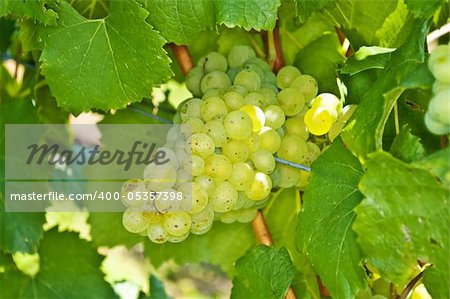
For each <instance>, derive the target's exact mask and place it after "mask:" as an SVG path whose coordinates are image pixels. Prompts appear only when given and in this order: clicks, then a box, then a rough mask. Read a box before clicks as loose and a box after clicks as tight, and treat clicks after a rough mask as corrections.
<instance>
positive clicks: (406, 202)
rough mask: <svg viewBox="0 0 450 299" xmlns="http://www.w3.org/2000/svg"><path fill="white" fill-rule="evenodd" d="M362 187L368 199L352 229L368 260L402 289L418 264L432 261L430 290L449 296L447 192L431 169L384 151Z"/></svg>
mask: <svg viewBox="0 0 450 299" xmlns="http://www.w3.org/2000/svg"><path fill="white" fill-rule="evenodd" d="M447 163H448V161H447ZM447 166H448V167H449V165H448V164H447ZM359 187H360V190H361V192H362V193H363V194H364V196H365V197H366V198H365V199H364V200H363V201H362V202H361V204H360V205H359V206H358V207H357V208H356V213H357V218H356V220H355V222H354V225H353V228H354V230H355V231H356V232H357V234H358V242H359V243H360V244H361V248H362V250H363V251H364V253H365V254H366V255H367V256H368V259H369V261H370V262H371V263H372V264H373V265H374V266H375V267H376V268H378V270H379V271H380V272H381V273H382V275H385V276H386V277H388V278H389V279H390V280H392V281H393V282H395V283H397V284H399V285H400V286H403V285H405V284H406V283H407V282H408V275H409V274H411V273H413V271H415V270H416V269H417V260H421V261H423V262H429V263H431V264H433V266H432V268H431V269H428V270H426V272H425V277H424V279H425V281H424V282H425V285H426V286H427V289H428V291H429V292H430V293H431V295H432V296H433V298H448V296H449V295H450V293H449V289H448V282H449V281H450V270H449V267H448V253H449V252H450V248H449V227H450V215H449V214H450V213H449V211H450V203H449V198H450V192H449V190H448V189H446V188H444V187H443V186H442V185H441V184H440V183H439V182H438V180H436V178H435V177H433V176H432V175H431V174H430V173H428V172H427V171H425V170H422V169H417V168H414V167H412V166H410V165H408V164H405V163H403V162H401V161H399V160H397V159H395V158H393V157H392V156H391V155H389V154H387V153H384V152H379V153H376V154H373V155H371V156H370V160H369V161H368V162H367V172H366V174H365V175H364V176H363V177H362V179H361V182H360V185H359Z"/></svg>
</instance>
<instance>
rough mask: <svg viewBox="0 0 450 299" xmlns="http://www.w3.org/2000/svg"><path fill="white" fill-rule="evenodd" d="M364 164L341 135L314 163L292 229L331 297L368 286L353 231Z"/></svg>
mask: <svg viewBox="0 0 450 299" xmlns="http://www.w3.org/2000/svg"><path fill="white" fill-rule="evenodd" d="M363 171H364V170H363V168H362V166H361V165H360V163H359V161H358V159H357V158H356V157H354V156H353V155H352V154H351V153H350V152H349V151H348V150H347V149H346V148H345V147H344V145H343V143H342V141H341V140H340V139H338V140H336V141H335V142H334V143H333V145H332V146H331V147H330V148H329V149H328V150H326V151H325V152H324V153H323V154H322V155H321V156H319V158H318V159H317V160H316V161H315V162H314V163H313V164H312V175H311V178H310V181H309V185H308V187H307V188H306V190H305V193H304V197H303V202H304V206H303V208H302V212H301V213H300V215H299V222H298V226H297V232H296V242H297V246H298V248H299V249H300V250H301V251H303V252H304V253H305V254H306V255H307V258H308V259H309V261H310V262H311V264H312V266H313V267H314V269H315V270H316V273H317V274H318V275H320V278H321V279H322V281H323V283H324V285H325V286H326V287H327V289H328V290H329V291H330V293H331V295H332V296H333V298H343V299H344V298H345V299H346V298H353V297H354V296H355V295H356V294H357V293H358V292H359V291H361V290H365V289H366V288H367V286H366V282H365V274H364V270H363V268H362V266H361V260H362V256H361V253H360V249H359V246H358V244H357V242H356V234H355V233H354V232H353V231H352V230H351V225H352V223H353V220H354V218H355V213H354V212H353V209H354V208H355V207H356V206H357V205H358V204H359V203H360V201H361V199H362V194H361V193H359V191H358V182H359V179H360V178H361V176H362V174H363Z"/></svg>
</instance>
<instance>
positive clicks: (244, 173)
mask: <svg viewBox="0 0 450 299" xmlns="http://www.w3.org/2000/svg"><path fill="white" fill-rule="evenodd" d="M254 177H255V172H254V171H253V168H252V167H251V166H250V165H248V164H247V163H244V162H237V163H234V164H233V170H232V172H231V176H230V177H229V178H228V182H230V183H231V184H232V185H233V186H234V187H235V188H236V190H239V191H244V190H246V189H248V188H250V186H251V185H252V182H253V179H254Z"/></svg>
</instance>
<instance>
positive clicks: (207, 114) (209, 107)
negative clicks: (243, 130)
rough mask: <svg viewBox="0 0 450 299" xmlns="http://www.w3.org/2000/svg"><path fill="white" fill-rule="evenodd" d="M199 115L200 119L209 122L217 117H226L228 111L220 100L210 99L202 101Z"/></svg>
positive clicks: (217, 98)
mask: <svg viewBox="0 0 450 299" xmlns="http://www.w3.org/2000/svg"><path fill="white" fill-rule="evenodd" d="M201 113H202V118H203V119H204V120H205V121H210V120H212V119H213V118H214V117H216V116H218V115H221V116H225V115H227V113H228V109H227V105H225V102H224V101H223V100H222V99H221V98H219V97H211V98H208V99H206V100H204V101H203V104H202V107H201Z"/></svg>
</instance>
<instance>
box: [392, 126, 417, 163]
mask: <svg viewBox="0 0 450 299" xmlns="http://www.w3.org/2000/svg"><path fill="white" fill-rule="evenodd" d="M390 153H391V154H392V155H393V156H394V157H396V158H398V159H400V160H402V161H404V162H412V161H417V160H420V159H422V158H423V157H424V156H425V149H424V148H423V146H422V144H421V143H420V138H418V137H417V136H414V135H413V134H412V133H411V128H410V127H408V126H404V127H402V129H401V130H400V133H399V134H398V135H397V136H396V137H395V139H394V142H393V143H392V145H391V149H390Z"/></svg>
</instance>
